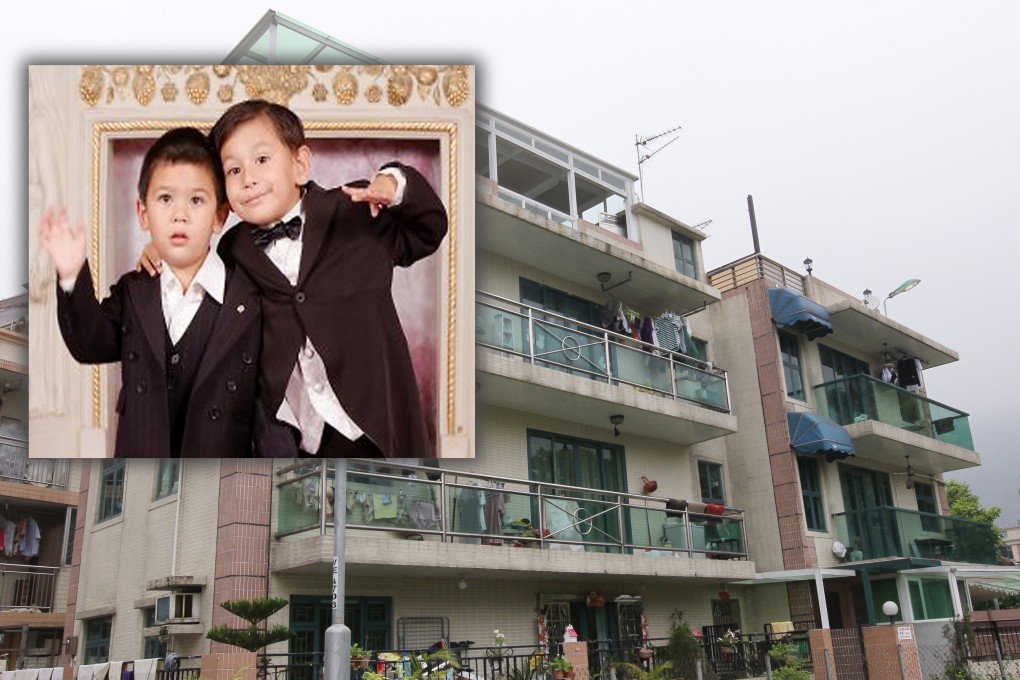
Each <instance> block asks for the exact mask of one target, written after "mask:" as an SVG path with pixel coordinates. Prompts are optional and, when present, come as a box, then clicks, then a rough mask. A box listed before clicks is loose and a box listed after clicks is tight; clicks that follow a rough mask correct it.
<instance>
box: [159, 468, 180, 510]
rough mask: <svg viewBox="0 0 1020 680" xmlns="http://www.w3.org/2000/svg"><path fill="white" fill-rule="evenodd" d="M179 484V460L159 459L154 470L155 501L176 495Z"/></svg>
mask: <svg viewBox="0 0 1020 680" xmlns="http://www.w3.org/2000/svg"><path fill="white" fill-rule="evenodd" d="M180 483H181V460H180V459H179V458H161V459H160V461H159V467H158V468H156V500H159V499H160V498H166V497H167V496H172V495H173V494H175V493H177V488H178V486H180Z"/></svg>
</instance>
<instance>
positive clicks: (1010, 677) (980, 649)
mask: <svg viewBox="0 0 1020 680" xmlns="http://www.w3.org/2000/svg"><path fill="white" fill-rule="evenodd" d="M943 638H944V641H943V642H941V643H939V644H923V645H922V644H919V645H918V646H917V655H918V661H919V662H920V665H921V676H922V678H923V679H924V680H960V679H965V680H1016V679H1017V678H1020V625H1016V624H1009V625H1004V624H1000V623H997V622H995V621H981V622H975V623H970V622H959V621H958V622H954V623H949V624H946V625H945V626H944V628H943Z"/></svg>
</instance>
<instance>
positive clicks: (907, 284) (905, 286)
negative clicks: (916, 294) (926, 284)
mask: <svg viewBox="0 0 1020 680" xmlns="http://www.w3.org/2000/svg"><path fill="white" fill-rule="evenodd" d="M919 283H921V279H907V280H906V281H904V282H903V283H901V284H900V286H899V288H897V289H896V290H894V291H893V292H891V293H889V295H888V296H887V297H886V298H885V300H883V301H882V309H884V310H885V315H886V316H889V306H888V302H889V300H891V299H892V298H894V297H896V296H897V295H899V294H900V293H906V292H907V291H908V290H912V289H913V288H914V287H915V286H917V284H919Z"/></svg>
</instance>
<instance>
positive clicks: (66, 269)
mask: <svg viewBox="0 0 1020 680" xmlns="http://www.w3.org/2000/svg"><path fill="white" fill-rule="evenodd" d="M39 243H40V244H41V245H42V247H43V248H45V249H46V252H47V253H49V255H50V259H52V260H53V264H54V266H56V268H57V276H58V277H60V278H61V279H75V278H77V277H78V272H80V271H81V268H82V265H84V264H85V226H84V225H82V224H78V226H77V227H72V226H71V220H70V219H69V218H68V217H67V210H66V209H64V208H61V209H60V210H58V211H56V213H54V211H53V210H52V209H51V208H47V209H46V211H45V212H44V213H43V216H42V221H41V222H40V223H39Z"/></svg>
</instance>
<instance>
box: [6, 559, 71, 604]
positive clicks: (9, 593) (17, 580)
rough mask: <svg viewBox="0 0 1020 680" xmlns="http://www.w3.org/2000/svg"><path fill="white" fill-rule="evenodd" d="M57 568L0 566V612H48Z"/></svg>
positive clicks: (51, 602)
mask: <svg viewBox="0 0 1020 680" xmlns="http://www.w3.org/2000/svg"><path fill="white" fill-rule="evenodd" d="M58 571H60V568H59V567H36V566H30V565H18V564H0V611H9V610H25V611H41V612H49V611H52V608H53V593H54V585H55V583H56V578H57V572H58Z"/></svg>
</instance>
